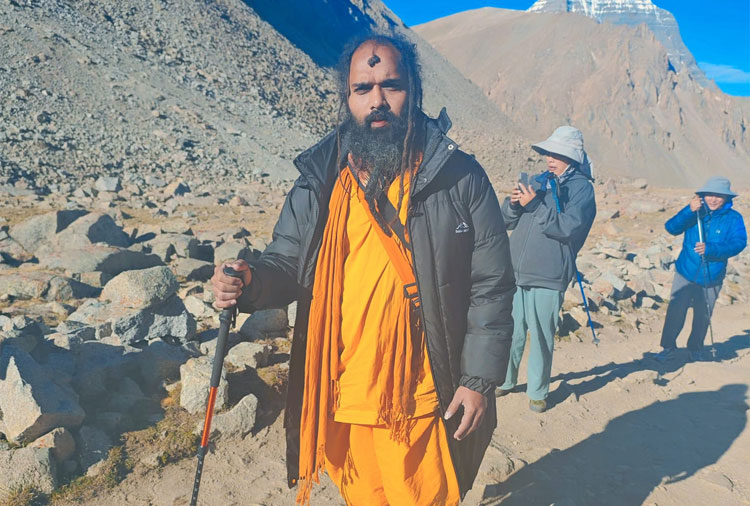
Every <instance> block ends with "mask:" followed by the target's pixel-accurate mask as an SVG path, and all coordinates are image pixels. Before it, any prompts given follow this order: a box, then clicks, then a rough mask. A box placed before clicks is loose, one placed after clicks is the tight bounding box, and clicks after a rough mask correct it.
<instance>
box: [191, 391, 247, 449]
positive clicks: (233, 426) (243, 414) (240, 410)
mask: <svg viewBox="0 0 750 506" xmlns="http://www.w3.org/2000/svg"><path fill="white" fill-rule="evenodd" d="M257 412H258V398H257V397H255V396H254V395H253V394H247V395H246V396H245V397H243V398H242V399H241V400H240V402H238V403H237V405H236V406H234V407H233V408H232V409H230V410H229V411H227V412H226V413H220V414H218V415H216V416H214V419H213V420H212V422H211V438H212V439H215V440H221V439H232V438H243V437H245V436H246V435H248V434H249V433H250V432H252V430H253V428H254V427H255V420H256V417H257ZM202 429H203V424H202V423H199V424H198V426H197V427H196V433H198V434H200V432H201V431H202Z"/></svg>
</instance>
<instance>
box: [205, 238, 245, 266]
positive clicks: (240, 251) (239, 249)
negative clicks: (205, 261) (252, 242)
mask: <svg viewBox="0 0 750 506" xmlns="http://www.w3.org/2000/svg"><path fill="white" fill-rule="evenodd" d="M238 258H241V259H243V260H251V259H252V258H253V252H252V248H249V247H248V246H247V245H246V244H245V242H244V241H242V242H240V241H231V242H225V243H224V244H222V245H221V246H219V247H218V248H216V249H215V250H214V263H215V264H216V265H220V264H223V263H224V262H232V261H234V260H237V259H238Z"/></svg>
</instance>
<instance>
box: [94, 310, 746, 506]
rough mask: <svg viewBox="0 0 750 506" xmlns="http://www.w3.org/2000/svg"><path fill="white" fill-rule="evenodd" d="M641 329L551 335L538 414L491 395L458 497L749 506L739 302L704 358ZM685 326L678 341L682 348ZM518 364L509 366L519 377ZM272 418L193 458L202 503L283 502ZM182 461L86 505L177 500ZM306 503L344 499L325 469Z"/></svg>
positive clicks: (186, 463) (134, 505)
mask: <svg viewBox="0 0 750 506" xmlns="http://www.w3.org/2000/svg"><path fill="white" fill-rule="evenodd" d="M662 312H663V311H659V312H656V313H654V316H653V318H652V319H650V320H649V321H647V322H645V324H644V325H643V327H642V330H643V331H642V333H640V334H639V333H633V334H630V335H625V334H624V333H622V332H621V331H618V330H616V329H609V328H604V329H602V330H601V332H600V337H601V340H602V343H601V344H600V345H599V346H598V347H595V346H593V345H592V344H590V343H589V342H588V338H589V336H588V335H587V334H584V333H582V334H581V337H582V338H583V339H584V342H578V340H577V339H575V338H574V339H573V341H572V342H561V343H559V345H558V347H557V350H556V354H555V361H554V366H553V379H554V381H553V383H552V388H551V395H550V401H551V403H552V407H551V409H550V410H549V411H547V412H546V413H543V414H541V415H539V414H536V413H533V412H531V411H530V410H529V409H528V405H527V398H526V396H525V395H524V394H523V393H514V394H511V395H509V396H507V397H505V398H503V399H501V400H500V402H499V403H498V408H497V409H498V418H499V426H498V429H497V431H496V434H495V437H494V439H493V442H492V446H491V447H490V449H489V450H488V453H487V455H486V457H485V460H484V463H483V465H482V468H481V470H480V474H479V476H478V478H477V482H476V484H475V486H474V489H472V490H471V492H470V493H469V494H468V495H467V497H466V500H465V501H464V504H467V505H479V504H481V505H488V506H489V505H503V506H508V505H513V506H515V505H525V506H534V505H543V506H547V505H550V504H555V506H568V505H569V506H573V505H575V506H585V505H592V506H594V505H601V504H607V505H623V506H625V505H628V506H629V505H638V504H646V505H650V506H654V505H657V506H689V505H696V506H699V505H700V506H702V505H719V504H721V505H726V506H733V505H747V504H750V476H748V474H747V456H748V455H750V430H749V429H748V428H747V410H748V404H747V396H748V379H749V378H750V306H748V305H734V306H718V307H717V309H716V312H715V320H714V322H715V325H714V330H715V333H716V340H717V345H716V349H717V359H716V361H714V362H697V363H690V362H686V358H687V357H686V356H683V355H680V356H679V357H678V358H676V359H675V360H673V361H672V362H669V363H667V364H664V365H661V364H658V363H656V362H655V361H654V360H653V359H650V358H644V353H645V352H653V351H658V336H659V331H660V319H659V318H660V317H661V315H662ZM685 339H686V335H685V333H683V335H682V336H681V337H680V339H679V341H678V343H679V344H680V345H683V343H684V342H685ZM524 377H525V371H524V370H522V371H521V378H524ZM283 455H284V442H283V432H282V427H281V418H278V419H277V420H276V421H275V422H274V423H273V424H272V425H271V426H269V427H266V428H264V429H263V430H262V431H261V432H260V433H258V434H256V435H254V436H248V437H247V438H245V439H244V440H243V441H232V442H227V443H220V444H219V446H218V448H217V449H216V451H215V452H214V453H213V454H211V455H209V456H208V457H207V459H206V463H205V474H204V478H203V482H202V487H201V502H200V503H201V504H203V505H207V506H208V505H222V506H230V505H243V506H248V505H264V506H275V505H289V504H294V492H293V491H290V490H288V489H287V487H286V484H285V479H284V476H285V468H284V463H283ZM194 466H195V462H194V460H193V459H187V460H183V461H181V462H179V463H176V464H173V465H170V466H167V467H165V468H162V469H157V470H153V471H149V472H146V473H145V474H140V473H134V474H131V475H130V476H129V477H128V478H127V479H126V480H125V481H124V482H123V483H122V484H121V485H120V486H119V487H117V488H116V489H114V490H113V491H111V492H108V493H106V494H105V495H102V496H101V497H99V498H97V499H95V500H92V501H89V502H87V503H85V504H87V505H89V506H94V505H97V506H99V505H101V506H104V505H107V506H120V505H122V506H125V505H127V506H146V505H154V506H156V505H159V506H162V505H170V506H171V505H184V504H188V502H189V493H190V491H191V485H192V480H193V472H194ZM312 504H343V502H342V501H341V500H340V498H339V497H338V493H337V491H336V489H335V487H334V486H333V485H332V484H331V483H330V481H328V479H327V478H326V477H323V479H322V485H321V486H319V487H316V488H315V493H314V494H313V498H312Z"/></svg>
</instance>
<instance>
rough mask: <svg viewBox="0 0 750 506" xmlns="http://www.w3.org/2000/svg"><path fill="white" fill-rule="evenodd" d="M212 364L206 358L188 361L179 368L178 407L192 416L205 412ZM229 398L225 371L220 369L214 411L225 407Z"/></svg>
mask: <svg viewBox="0 0 750 506" xmlns="http://www.w3.org/2000/svg"><path fill="white" fill-rule="evenodd" d="M211 371H212V362H211V360H210V359H209V358H208V357H198V358H192V359H190V360H188V361H187V362H186V363H185V364H184V365H182V367H180V381H181V383H182V390H181V391H180V406H182V407H183V408H185V409H186V410H187V411H188V412H190V413H192V414H196V413H201V412H203V411H205V410H206V401H207V396H208V387H209V384H210V381H211ZM228 397H229V384H228V383H227V375H226V370H224V369H222V372H221V379H220V381H219V388H218V390H217V393H216V404H215V406H214V409H217V410H219V409H223V408H224V407H226V403H227V399H228Z"/></svg>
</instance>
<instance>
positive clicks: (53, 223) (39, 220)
mask: <svg viewBox="0 0 750 506" xmlns="http://www.w3.org/2000/svg"><path fill="white" fill-rule="evenodd" d="M86 214H88V211H84V210H82V209H74V210H64V211H53V212H51V213H46V214H42V215H39V216H34V217H33V218H29V219H28V220H26V221H23V222H21V223H19V224H17V225H14V226H13V227H12V228H11V229H10V236H11V237H12V238H13V239H15V240H16V241H17V242H18V243H19V244H21V246H23V248H24V249H25V250H26V251H28V252H30V253H34V252H35V251H36V250H37V249H39V248H40V247H42V246H44V245H47V244H49V243H50V242H52V241H54V239H55V235H56V234H57V233H58V232H61V231H62V230H64V229H65V228H66V227H67V226H68V225H70V224H71V223H73V222H74V221H75V220H77V219H78V218H80V217H81V216H85V215H86Z"/></svg>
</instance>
